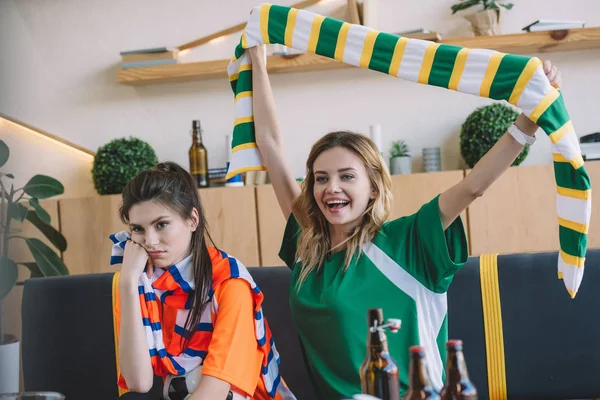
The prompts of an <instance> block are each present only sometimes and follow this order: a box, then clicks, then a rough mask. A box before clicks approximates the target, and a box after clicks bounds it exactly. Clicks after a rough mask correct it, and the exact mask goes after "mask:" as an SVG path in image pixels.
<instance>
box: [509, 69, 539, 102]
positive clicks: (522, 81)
mask: <svg viewBox="0 0 600 400" xmlns="http://www.w3.org/2000/svg"><path fill="white" fill-rule="evenodd" d="M541 65H542V62H541V61H540V59H539V58H532V59H530V60H529V61H528V62H527V65H526V66H525V69H524V70H523V72H522V73H521V76H519V79H518V80H517V83H516V85H515V87H514V89H513V91H512V93H511V95H510V99H508V102H509V103H510V104H512V105H514V106H516V105H517V103H518V102H519V99H520V98H521V95H522V94H523V91H524V90H525V87H526V86H527V84H528V83H529V81H530V80H531V77H532V76H533V74H535V71H537V69H538V68H539V67H540V66H541Z"/></svg>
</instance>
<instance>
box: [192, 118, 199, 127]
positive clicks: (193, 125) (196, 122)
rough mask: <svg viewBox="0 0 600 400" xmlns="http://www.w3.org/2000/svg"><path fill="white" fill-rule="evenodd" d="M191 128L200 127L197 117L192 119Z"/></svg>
mask: <svg viewBox="0 0 600 400" xmlns="http://www.w3.org/2000/svg"><path fill="white" fill-rule="evenodd" d="M192 128H193V129H200V120H199V119H195V120H193V121H192Z"/></svg>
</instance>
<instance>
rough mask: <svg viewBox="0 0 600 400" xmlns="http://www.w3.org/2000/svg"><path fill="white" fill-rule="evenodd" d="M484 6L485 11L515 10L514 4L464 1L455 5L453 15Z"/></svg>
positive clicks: (483, 0)
mask: <svg viewBox="0 0 600 400" xmlns="http://www.w3.org/2000/svg"><path fill="white" fill-rule="evenodd" d="M480 4H481V5H483V9H484V10H500V7H504V8H506V9H507V10H510V9H512V8H513V4H512V3H500V2H498V1H494V0H462V1H460V2H458V3H456V4H454V5H453V6H452V7H451V8H452V14H456V13H457V12H459V11H463V10H466V9H467V8H470V7H473V6H477V5H480Z"/></svg>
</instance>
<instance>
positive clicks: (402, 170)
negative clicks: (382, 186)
mask: <svg viewBox="0 0 600 400" xmlns="http://www.w3.org/2000/svg"><path fill="white" fill-rule="evenodd" d="M390 173H391V174H392V175H407V174H411V173H412V159H411V157H410V156H407V157H392V159H391V160H390Z"/></svg>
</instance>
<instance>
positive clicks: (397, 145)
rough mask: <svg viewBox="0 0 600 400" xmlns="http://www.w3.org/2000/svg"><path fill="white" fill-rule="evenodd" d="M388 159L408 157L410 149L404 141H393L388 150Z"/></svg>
mask: <svg viewBox="0 0 600 400" xmlns="http://www.w3.org/2000/svg"><path fill="white" fill-rule="evenodd" d="M390 157H391V158H394V157H410V149H409V148H408V144H406V142H405V141H404V140H394V141H393V142H392V147H391V149H390Z"/></svg>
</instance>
